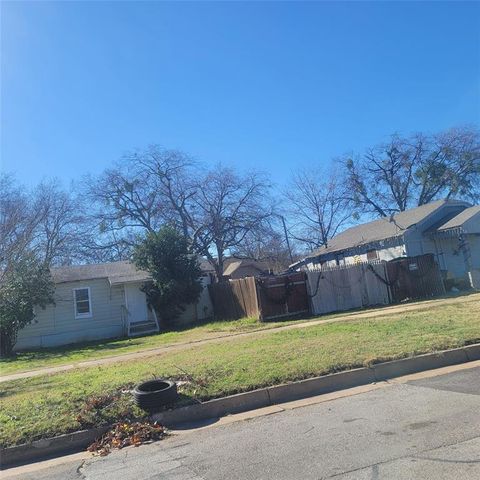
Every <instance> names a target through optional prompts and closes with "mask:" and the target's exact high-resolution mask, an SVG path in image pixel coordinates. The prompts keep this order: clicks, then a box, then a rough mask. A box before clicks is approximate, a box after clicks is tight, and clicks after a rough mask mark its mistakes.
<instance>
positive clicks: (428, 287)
mask: <svg viewBox="0 0 480 480" xmlns="http://www.w3.org/2000/svg"><path fill="white" fill-rule="evenodd" d="M387 275H388V281H389V285H390V292H391V295H392V301H393V302H394V303H395V302H401V301H403V300H407V299H414V298H429V297H435V296H438V295H444V294H445V286H444V285H443V281H442V276H441V273H440V269H439V268H438V265H437V263H436V262H435V257H434V256H433V254H430V253H429V254H426V255H419V256H417V257H407V258H401V259H398V260H393V261H391V262H388V263H387Z"/></svg>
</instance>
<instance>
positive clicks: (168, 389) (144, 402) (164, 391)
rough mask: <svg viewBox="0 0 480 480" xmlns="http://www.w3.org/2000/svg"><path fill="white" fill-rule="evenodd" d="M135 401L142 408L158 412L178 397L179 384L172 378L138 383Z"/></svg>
mask: <svg viewBox="0 0 480 480" xmlns="http://www.w3.org/2000/svg"><path fill="white" fill-rule="evenodd" d="M133 396H134V398H135V403H136V404H137V406H139V407H140V408H141V409H142V410H145V411H147V412H150V413H152V412H157V411H159V410H161V408H162V407H163V406H165V405H170V404H172V403H174V402H175V401H176V400H177V398H178V393H177V384H176V383H175V382H171V381H170V380H150V381H148V382H144V383H141V384H140V385H137V386H136V387H135V389H134V390H133Z"/></svg>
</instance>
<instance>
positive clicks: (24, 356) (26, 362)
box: [0, 296, 480, 375]
mask: <svg viewBox="0 0 480 480" xmlns="http://www.w3.org/2000/svg"><path fill="white" fill-rule="evenodd" d="M479 299H480V296H479ZM422 303H423V302H422V301H420V302H418V303H417V304H418V306H419V308H425V309H428V308H430V306H429V305H422ZM381 308H382V307H380V308H378V307H377V308H371V309H361V310H357V311H349V312H339V313H333V314H329V315H323V316H322V317H321V318H320V319H321V320H327V319H331V318H335V317H339V316H345V315H355V314H356V313H359V312H360V313H362V314H363V313H368V312H378V311H380V310H381ZM309 320H318V318H313V317H312V318H307V319H306V318H301V319H296V320H282V321H277V322H260V321H259V320H257V319H255V318H242V319H240V320H230V321H222V322H209V323H205V324H200V325H197V326H193V327H188V328H185V329H184V330H181V331H175V332H164V333H158V334H155V335H150V336H146V337H134V338H123V339H116V340H105V341H100V342H98V341H97V342H89V343H83V344H75V345H66V346H63V347H57V348H44V349H40V350H32V351H28V352H20V353H18V354H17V356H16V357H14V358H12V359H0V375H9V374H13V373H19V372H24V371H29V370H36V369H39V368H43V367H54V366H57V365H67V364H72V363H77V362H82V361H86V360H95V359H100V358H106V357H112V356H115V355H122V354H125V353H132V352H140V351H142V350H150V349H154V348H158V347H165V346H167V345H175V344H179V343H188V342H193V341H198V340H203V339H208V338H213V337H218V336H223V335H229V334H235V333H242V332H251V331H254V330H266V329H271V328H276V327H279V326H284V325H289V324H293V323H301V322H306V321H309Z"/></svg>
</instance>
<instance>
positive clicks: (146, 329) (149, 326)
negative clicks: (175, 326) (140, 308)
mask: <svg viewBox="0 0 480 480" xmlns="http://www.w3.org/2000/svg"><path fill="white" fill-rule="evenodd" d="M154 332H158V325H157V323H156V322H135V323H130V325H129V328H128V336H129V337H133V336H135V335H145V334H147V333H154Z"/></svg>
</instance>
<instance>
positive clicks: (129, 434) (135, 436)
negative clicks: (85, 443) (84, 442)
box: [87, 422, 166, 457]
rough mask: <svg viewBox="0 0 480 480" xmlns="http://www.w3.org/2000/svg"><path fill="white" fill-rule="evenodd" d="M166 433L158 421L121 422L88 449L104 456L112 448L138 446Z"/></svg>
mask: <svg viewBox="0 0 480 480" xmlns="http://www.w3.org/2000/svg"><path fill="white" fill-rule="evenodd" d="M165 435H166V432H165V429H164V428H163V426H162V425H160V424H158V423H157V422H155V423H150V422H133V423H130V422H119V423H115V424H114V425H113V426H112V428H111V430H109V431H108V432H107V433H105V434H104V435H103V436H102V437H101V438H100V439H98V440H96V441H95V442H93V443H92V444H91V445H90V446H89V447H88V449H87V450H88V451H89V452H92V453H94V454H96V455H100V456H102V457H104V456H105V455H108V454H109V453H110V452H111V450H112V448H117V449H121V448H124V447H128V446H131V445H133V446H135V447H138V446H140V445H142V444H143V443H147V442H152V441H154V440H161V439H162V438H163V437H165Z"/></svg>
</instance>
